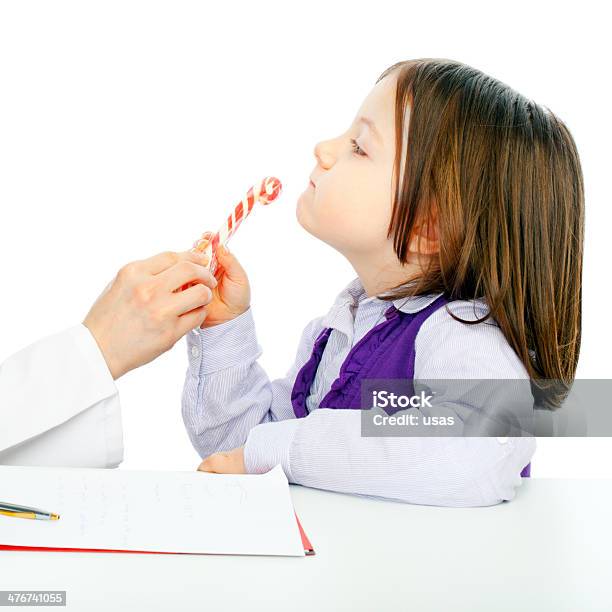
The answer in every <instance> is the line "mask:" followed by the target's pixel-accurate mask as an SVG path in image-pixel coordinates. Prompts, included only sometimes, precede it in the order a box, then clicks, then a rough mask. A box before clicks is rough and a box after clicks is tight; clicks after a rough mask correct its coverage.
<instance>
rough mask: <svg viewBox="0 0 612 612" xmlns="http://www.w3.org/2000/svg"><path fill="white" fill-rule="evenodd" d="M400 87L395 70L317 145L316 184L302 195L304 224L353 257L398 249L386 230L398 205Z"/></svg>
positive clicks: (299, 209)
mask: <svg viewBox="0 0 612 612" xmlns="http://www.w3.org/2000/svg"><path fill="white" fill-rule="evenodd" d="M395 89H396V76H395V75H394V74H389V75H387V76H386V77H385V78H384V79H382V80H381V81H379V82H378V83H377V84H376V86H375V87H374V88H373V89H372V91H371V92H370V94H369V95H368V96H367V98H366V99H365V100H364V101H363V104H362V105H361V108H360V109H359V112H358V113H357V115H356V117H355V120H354V121H353V123H352V124H351V125H350V127H349V128H348V130H347V131H346V132H344V133H343V134H340V135H339V136H337V137H336V138H332V139H330V140H325V141H323V142H320V143H318V144H317V145H316V147H315V150H314V154H315V157H316V159H317V165H316V167H315V169H314V170H313V172H312V174H311V176H310V178H311V184H310V185H309V186H308V188H307V189H306V190H305V191H304V192H303V193H302V195H301V196H300V197H299V199H298V203H297V208H296V216H297V219H298V222H299V223H300V225H302V227H304V229H306V231H308V232H309V233H311V234H312V235H314V236H316V237H317V238H319V239H320V240H323V241H324V242H326V243H327V244H329V245H330V246H332V247H334V248H335V249H336V250H338V251H339V252H341V253H343V254H344V255H345V256H346V257H347V258H348V259H349V260H350V261H355V260H358V261H366V260H367V261H372V263H374V262H375V261H378V262H381V258H382V259H383V260H384V259H388V257H389V253H390V252H391V253H392V242H391V240H390V239H387V237H386V235H387V228H388V226H389V222H390V219H391V209H392V184H391V181H392V172H393V163H394V159H395V116H394V113H395ZM313 183H314V185H313ZM370 258H371V259H370ZM396 261H397V260H396ZM398 263H399V262H398Z"/></svg>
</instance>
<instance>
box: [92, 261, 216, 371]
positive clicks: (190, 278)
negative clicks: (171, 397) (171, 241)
mask: <svg viewBox="0 0 612 612" xmlns="http://www.w3.org/2000/svg"><path fill="white" fill-rule="evenodd" d="M207 261H208V260H207V258H205V257H204V256H203V255H201V254H199V253H197V254H196V253H191V252H183V253H174V252H169V251H168V252H165V253H160V254H159V255H155V256H154V257H151V258H149V259H145V260H142V261H134V262H131V263H128V264H127V265H125V266H123V268H121V269H120V270H119V272H118V273H117V276H116V277H115V278H114V279H113V280H112V281H111V282H110V283H109V284H108V285H107V287H106V288H105V289H104V291H103V292H102V294H101V295H100V297H99V298H98V299H97V300H96V302H95V303H94V305H93V306H92V308H91V310H90V311H89V313H88V314H87V316H86V317H85V320H84V321H83V324H84V325H85V326H86V327H87V328H88V329H89V331H90V332H91V333H92V335H93V337H94V338H95V339H96V342H97V343H98V346H99V347H100V350H101V351H102V354H103V355H104V358H105V360H106V363H107V365H108V368H109V370H110V372H111V375H112V376H113V378H114V379H117V378H119V377H120V376H122V375H123V374H125V373H126V372H129V371H130V370H133V369H134V368H137V367H139V366H141V365H144V364H145V363H149V362H150V361H152V360H153V359H155V358H156V357H158V356H159V355H161V354H162V353H165V352H166V351H167V350H169V349H170V348H172V347H173V346H174V344H175V343H176V342H177V340H179V338H182V337H183V336H184V335H185V334H186V333H187V332H188V331H189V330H191V329H194V328H195V327H198V326H199V325H201V324H202V323H203V321H204V319H205V318H206V316H207V312H206V305H207V304H208V303H209V302H210V300H211V299H212V291H211V290H212V288H214V287H216V285H217V281H216V279H215V278H214V277H213V276H212V274H211V273H210V272H209V271H208V269H207V268H205V267H204V266H205V265H206V263H207ZM192 282H195V284H194V285H193V286H190V287H189V288H188V289H185V290H184V291H180V288H181V287H182V286H183V285H185V284H187V283H192Z"/></svg>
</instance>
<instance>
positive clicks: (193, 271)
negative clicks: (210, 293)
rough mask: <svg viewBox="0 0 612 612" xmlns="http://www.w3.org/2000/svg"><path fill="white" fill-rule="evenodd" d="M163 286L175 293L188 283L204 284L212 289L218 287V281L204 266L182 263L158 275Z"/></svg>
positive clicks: (190, 262) (187, 262)
mask: <svg viewBox="0 0 612 612" xmlns="http://www.w3.org/2000/svg"><path fill="white" fill-rule="evenodd" d="M157 277H158V279H159V281H160V283H161V286H162V287H163V288H164V289H165V290H167V291H174V290H175V289H178V288H179V287H182V286H183V285H185V284H186V283H191V282H193V281H195V282H196V283H204V284H205V285H207V286H208V287H210V288H211V289H213V288H214V287H216V286H217V279H216V278H215V277H214V276H213V275H212V274H211V273H210V270H208V269H207V268H205V267H204V266H202V265H200V264H197V263H194V262H192V261H180V262H179V263H177V264H175V265H174V266H172V267H171V268H168V269H167V270H164V271H163V272H160V273H159V274H158V275H157Z"/></svg>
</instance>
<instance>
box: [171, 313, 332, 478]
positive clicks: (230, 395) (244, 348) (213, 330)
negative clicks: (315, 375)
mask: <svg viewBox="0 0 612 612" xmlns="http://www.w3.org/2000/svg"><path fill="white" fill-rule="evenodd" d="M321 319H322V317H318V318H316V319H313V320H312V321H310V322H309V323H308V325H306V327H305V328H304V330H303V332H302V336H301V339H300V342H299V346H298V350H297V355H296V357H295V361H294V363H293V365H292V366H291V368H290V369H289V371H288V372H287V375H286V376H285V377H282V378H278V379H275V380H272V381H270V380H269V379H268V375H267V374H266V372H265V370H264V369H263V368H262V367H261V366H260V365H259V364H258V363H257V359H258V358H259V356H260V355H261V354H262V352H263V351H262V348H261V346H260V345H259V344H258V342H257V337H256V332H255V323H254V320H253V314H252V311H251V308H249V309H248V310H247V311H246V312H244V313H243V314H241V315H240V316H239V317H236V318H235V319H232V320H231V321H228V322H226V323H222V324H220V325H215V326H213V327H208V328H205V329H200V328H196V329H195V330H192V331H190V332H189V333H188V334H187V336H186V338H187V355H188V359H189V366H188V368H187V373H186V377H185V385H184V388H183V397H182V415H183V421H184V423H185V427H186V428H187V432H188V434H189V437H190V439H191V442H192V444H193V446H194V448H195V449H196V451H197V452H198V454H199V455H200V456H201V457H202V458H205V457H208V456H209V455H211V454H213V453H215V452H218V451H222V450H231V449H233V448H236V447H238V446H242V445H243V444H244V443H245V441H246V439H247V436H248V435H249V432H250V431H251V429H252V428H253V427H255V426H256V425H258V424H260V423H267V422H281V421H283V422H284V421H285V420H287V419H295V415H294V413H293V408H292V406H291V390H292V388H293V382H294V380H295V376H296V374H297V372H298V369H299V368H301V367H302V365H303V364H304V362H305V361H306V360H307V359H308V357H309V356H310V352H311V350H312V346H313V344H314V340H315V337H316V334H317V333H318V332H319V331H320V328H321V326H320V321H321ZM272 467H273V466H272Z"/></svg>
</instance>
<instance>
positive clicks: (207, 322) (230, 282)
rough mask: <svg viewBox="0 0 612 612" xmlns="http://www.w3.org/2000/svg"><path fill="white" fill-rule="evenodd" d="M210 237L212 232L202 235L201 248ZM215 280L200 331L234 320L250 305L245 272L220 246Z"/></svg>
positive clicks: (234, 258)
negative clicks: (215, 284) (216, 282)
mask: <svg viewBox="0 0 612 612" xmlns="http://www.w3.org/2000/svg"><path fill="white" fill-rule="evenodd" d="M212 236H213V232H205V233H204V234H202V239H203V243H202V248H204V247H205V246H206V245H207V243H208V242H209V240H210V238H212ZM215 278H216V279H217V281H218V283H219V284H218V285H217V286H216V287H215V288H214V289H213V290H212V294H213V297H212V300H211V301H210V302H209V304H208V305H207V306H206V312H207V315H206V319H204V322H203V323H202V325H200V327H201V328H202V329H205V328H206V327H212V326H213V325H219V324H221V323H225V322H226V321H231V320H232V319H235V318H236V317H238V316H240V315H241V314H242V313H244V312H246V311H247V310H248V309H249V306H250V304H251V287H250V285H249V279H248V277H247V275H246V272H245V271H244V268H243V267H242V266H241V265H240V262H239V261H238V260H237V259H236V257H235V256H234V255H232V254H231V253H230V252H229V251H227V250H224V248H223V247H222V246H219V248H218V249H217V270H216V271H215Z"/></svg>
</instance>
